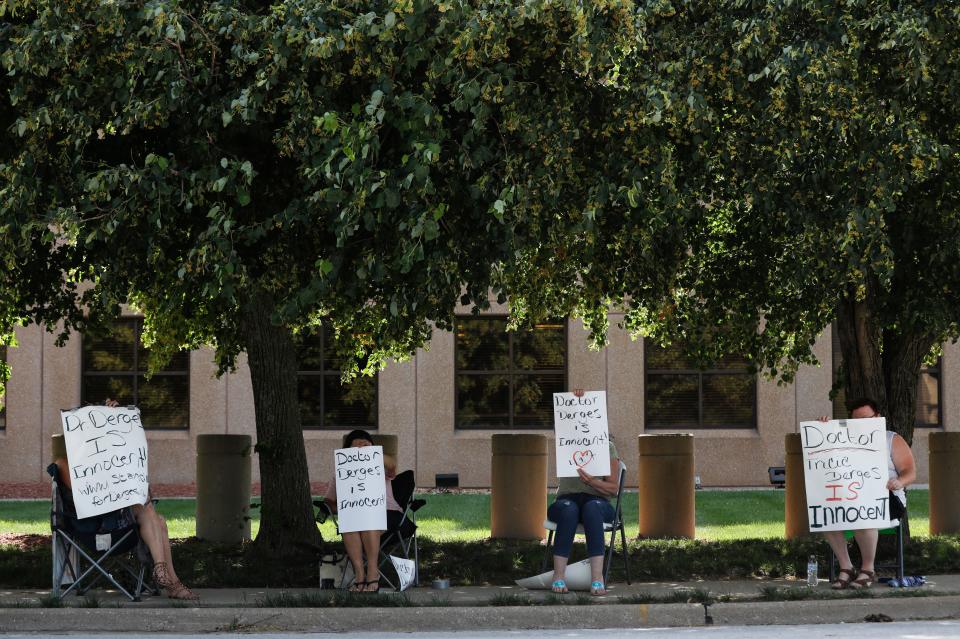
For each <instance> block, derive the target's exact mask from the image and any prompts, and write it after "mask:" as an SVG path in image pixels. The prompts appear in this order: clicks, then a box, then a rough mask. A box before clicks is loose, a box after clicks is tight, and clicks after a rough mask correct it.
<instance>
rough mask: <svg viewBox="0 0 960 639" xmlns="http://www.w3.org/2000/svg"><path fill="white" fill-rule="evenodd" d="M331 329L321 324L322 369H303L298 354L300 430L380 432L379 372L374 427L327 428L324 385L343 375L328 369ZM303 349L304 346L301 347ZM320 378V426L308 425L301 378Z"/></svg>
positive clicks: (375, 396)
mask: <svg viewBox="0 0 960 639" xmlns="http://www.w3.org/2000/svg"><path fill="white" fill-rule="evenodd" d="M328 330H329V327H327V326H326V325H323V324H321V326H320V331H319V332H320V346H319V349H320V363H321V368H320V369H302V368H300V361H301V358H300V352H298V353H297V410H298V411H300V429H301V430H302V431H324V432H335V431H351V430H354V429H356V428H362V429H363V430H368V431H379V430H380V373H379V371H378V372H377V373H376V374H375V375H374V376H373V425H372V426H366V425H364V426H327V425H326V424H325V422H326V419H327V418H326V408H327V389H326V385H325V384H324V381H325V378H326V377H333V376H334V375H335V376H336V377H337V378H338V379H339V377H340V375H341V370H340V369H332V368H328V367H327V355H326V346H327V331H328ZM300 348H302V345H301V346H300ZM301 376H303V377H319V378H320V407H321V410H320V425H319V426H313V425H309V426H308V425H307V423H306V421H304V419H303V410H302V407H301V405H300V397H299V395H300V377H301Z"/></svg>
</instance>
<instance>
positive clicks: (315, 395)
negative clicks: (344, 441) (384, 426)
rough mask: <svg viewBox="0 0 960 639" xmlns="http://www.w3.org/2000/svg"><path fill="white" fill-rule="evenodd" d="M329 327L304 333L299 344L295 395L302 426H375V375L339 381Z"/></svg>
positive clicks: (337, 364)
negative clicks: (349, 380) (346, 382)
mask: <svg viewBox="0 0 960 639" xmlns="http://www.w3.org/2000/svg"><path fill="white" fill-rule="evenodd" d="M328 333H329V330H328V329H325V328H321V329H318V330H316V331H314V332H312V333H309V334H306V335H304V336H303V337H302V339H301V344H300V364H299V368H300V369H299V371H297V394H298V396H299V400H300V421H301V423H302V425H303V428H305V429H310V430H313V429H327V430H335V429H353V428H363V429H364V430H375V429H376V428H377V377H376V376H374V377H367V376H358V377H356V378H354V380H353V381H352V382H350V383H349V384H347V385H343V384H341V383H340V364H339V362H338V361H337V355H336V352H335V351H334V349H333V346H332V344H330V343H328Z"/></svg>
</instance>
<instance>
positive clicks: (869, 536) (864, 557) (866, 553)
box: [850, 528, 880, 588]
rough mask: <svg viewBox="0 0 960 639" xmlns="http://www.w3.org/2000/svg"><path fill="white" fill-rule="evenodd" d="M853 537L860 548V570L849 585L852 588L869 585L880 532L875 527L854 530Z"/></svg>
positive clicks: (872, 575)
mask: <svg viewBox="0 0 960 639" xmlns="http://www.w3.org/2000/svg"><path fill="white" fill-rule="evenodd" d="M853 538H854V539H855V540H856V541H857V547H858V548H859V549H860V572H859V573H858V574H857V578H856V579H854V581H853V583H852V584H850V585H851V586H852V587H854V588H857V587H860V588H862V587H869V586H870V585H871V584H872V583H873V578H874V567H873V565H874V561H875V560H876V557H877V540H878V539H879V538H880V533H879V531H878V530H877V529H876V528H867V529H864V530H855V531H853Z"/></svg>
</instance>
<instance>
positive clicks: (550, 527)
mask: <svg viewBox="0 0 960 639" xmlns="http://www.w3.org/2000/svg"><path fill="white" fill-rule="evenodd" d="M619 465H620V477H619V480H618V482H617V497H616V501H615V502H614V508H613V521H611V522H603V532H604V533H606V532H608V531H609V532H610V543H609V545H607V548H606V551H605V552H604V557H603V583H608V581H609V576H610V564H611V563H613V552H614V547H615V545H616V541H617V531H620V551H621V554H622V557H623V570H624V573H625V574H626V578H627V583H628V584H629V583H630V561H629V559H628V558H627V533H626V531H625V529H624V524H623V509H622V506H621V498H622V497H623V483H624V480H625V478H626V476H627V466H626V464H624V463H623V461H622V460H621V461H620V464H619ZM543 527H544V528H546V529H547V545H546V550H545V552H544V555H543V566H542V567H541V572H546V570H547V564H548V562H549V561H550V557H551V553H550V547H551V546H552V545H553V535H554V533H555V532H556V531H557V524H556V523H555V522H552V521H550V520H549V519H546V520H544V522H543ZM576 534H578V535H582V534H583V525H582V524H581V525H578V526H577V532H576Z"/></svg>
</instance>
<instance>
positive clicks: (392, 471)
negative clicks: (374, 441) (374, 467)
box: [383, 455, 397, 479]
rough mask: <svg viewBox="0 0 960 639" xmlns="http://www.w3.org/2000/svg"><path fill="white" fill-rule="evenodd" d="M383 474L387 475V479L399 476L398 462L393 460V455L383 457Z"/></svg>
mask: <svg viewBox="0 0 960 639" xmlns="http://www.w3.org/2000/svg"><path fill="white" fill-rule="evenodd" d="M383 472H384V473H386V475H387V479H393V478H394V477H396V476H397V460H396V459H394V458H393V455H384V456H383Z"/></svg>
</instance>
